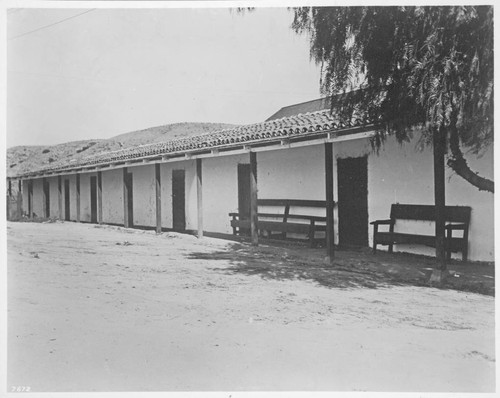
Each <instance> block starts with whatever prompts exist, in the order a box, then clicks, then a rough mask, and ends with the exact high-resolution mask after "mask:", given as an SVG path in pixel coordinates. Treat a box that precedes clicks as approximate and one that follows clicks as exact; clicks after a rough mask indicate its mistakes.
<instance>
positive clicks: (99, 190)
mask: <svg viewBox="0 0 500 398" xmlns="http://www.w3.org/2000/svg"><path fill="white" fill-rule="evenodd" d="M97 223H98V224H102V171H98V172H97Z"/></svg>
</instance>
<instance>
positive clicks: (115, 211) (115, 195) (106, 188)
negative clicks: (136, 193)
mask: <svg viewBox="0 0 500 398" xmlns="http://www.w3.org/2000/svg"><path fill="white" fill-rule="evenodd" d="M123 214H124V213H123V170H122V169H116V170H106V171H103V172H102V221H103V222H104V223H110V224H120V225H123Z"/></svg>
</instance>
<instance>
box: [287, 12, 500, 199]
mask: <svg viewBox="0 0 500 398" xmlns="http://www.w3.org/2000/svg"><path fill="white" fill-rule="evenodd" d="M292 29H293V30H294V31H295V32H297V33H299V34H303V33H305V34H308V35H309V37H310V48H311V58H312V59H313V60H314V61H315V62H316V63H317V64H319V65H321V68H322V69H321V70H322V73H321V82H320V84H321V91H322V93H323V94H324V95H330V96H331V97H332V110H333V109H335V112H338V113H339V114H340V115H341V116H342V117H346V118H349V117H351V116H352V113H353V112H355V111H361V112H364V113H366V114H369V115H370V116H372V117H378V118H380V120H381V126H382V128H381V129H380V131H379V132H378V134H377V136H376V137H375V140H374V145H375V146H376V147H377V148H378V147H379V146H380V145H381V144H382V143H383V137H384V133H387V132H390V133H394V134H395V136H396V138H397V139H398V141H400V142H403V141H407V140H408V139H409V137H411V134H412V131H415V130H416V129H418V131H420V132H422V136H421V140H422V142H423V143H425V144H429V145H431V144H432V132H433V131H438V130H440V129H444V131H445V132H446V139H447V151H448V165H449V166H450V167H451V168H452V169H453V170H454V171H455V172H456V173H457V174H458V175H460V176H461V177H463V178H464V179H466V180H467V181H468V182H469V183H471V184H472V185H474V186H476V187H477V188H479V189H480V190H486V191H489V192H493V191H494V183H493V181H491V180H489V179H486V178H483V177H481V176H479V175H477V174H476V173H474V172H473V171H472V170H470V168H469V166H468V164H467V162H466V160H465V159H464V156H463V148H466V149H467V150H469V151H471V152H472V153H475V154H479V153H481V151H483V150H484V149H486V148H487V147H489V146H490V145H492V143H493V7H491V6H477V7H472V6H467V7H466V6H460V7H303V8H295V9H294V21H293V24H292ZM348 92H349V93H350V94H348V95H345V94H344V95H338V94H342V93H348Z"/></svg>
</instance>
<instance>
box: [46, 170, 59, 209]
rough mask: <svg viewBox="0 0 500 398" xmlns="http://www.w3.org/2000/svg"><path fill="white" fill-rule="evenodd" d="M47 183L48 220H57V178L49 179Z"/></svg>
mask: <svg viewBox="0 0 500 398" xmlns="http://www.w3.org/2000/svg"><path fill="white" fill-rule="evenodd" d="M47 181H48V183H49V196H50V218H59V201H58V192H59V191H58V189H57V177H49V178H47Z"/></svg>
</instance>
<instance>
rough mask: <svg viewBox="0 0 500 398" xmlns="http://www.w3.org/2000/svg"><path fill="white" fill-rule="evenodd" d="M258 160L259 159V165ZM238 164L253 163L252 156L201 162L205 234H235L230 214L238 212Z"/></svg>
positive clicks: (216, 158)
mask: <svg viewBox="0 0 500 398" xmlns="http://www.w3.org/2000/svg"><path fill="white" fill-rule="evenodd" d="M258 158H259V156H258V155H257V162H258V161H259V160H258ZM238 163H250V156H249V155H248V154H246V155H237V156H220V157H215V158H208V159H203V161H202V164H203V228H204V230H206V231H209V232H220V233H227V234H231V233H232V231H233V230H232V228H231V224H230V218H229V215H228V213H230V212H237V211H238ZM258 174H259V170H258V169H257V175H258ZM257 178H259V177H257ZM195 195H196V190H195Z"/></svg>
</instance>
